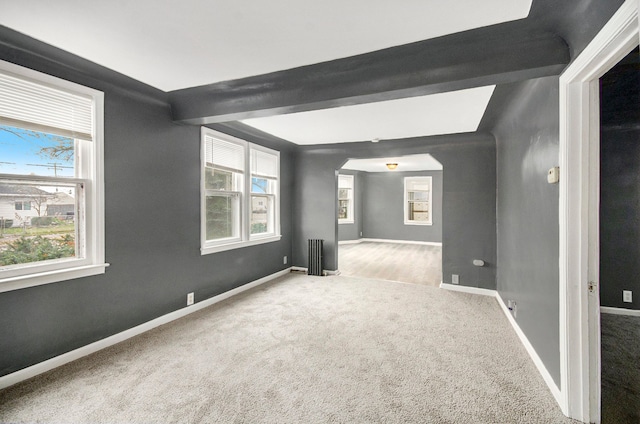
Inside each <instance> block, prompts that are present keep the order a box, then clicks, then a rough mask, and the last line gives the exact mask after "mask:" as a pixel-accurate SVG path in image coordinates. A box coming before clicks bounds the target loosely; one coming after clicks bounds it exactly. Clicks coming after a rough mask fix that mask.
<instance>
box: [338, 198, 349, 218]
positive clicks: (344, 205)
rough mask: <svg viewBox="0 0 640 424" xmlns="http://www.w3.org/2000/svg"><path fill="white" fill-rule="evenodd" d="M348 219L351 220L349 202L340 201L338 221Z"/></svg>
mask: <svg viewBox="0 0 640 424" xmlns="http://www.w3.org/2000/svg"><path fill="white" fill-rule="evenodd" d="M348 218H349V201H348V200H340V201H339V202H338V219H348Z"/></svg>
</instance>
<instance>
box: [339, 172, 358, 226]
mask: <svg viewBox="0 0 640 424" xmlns="http://www.w3.org/2000/svg"><path fill="white" fill-rule="evenodd" d="M353 186H354V185H353V175H338V223H339V224H353V223H354V222H355V221H354V218H353V198H354V196H353V192H354V188H353Z"/></svg>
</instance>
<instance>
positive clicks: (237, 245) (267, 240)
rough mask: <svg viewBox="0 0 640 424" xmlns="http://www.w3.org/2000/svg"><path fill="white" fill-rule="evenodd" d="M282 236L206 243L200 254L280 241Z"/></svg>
mask: <svg viewBox="0 0 640 424" xmlns="http://www.w3.org/2000/svg"><path fill="white" fill-rule="evenodd" d="M281 238H282V236H281V235H277V236H268V237H262V238H256V239H253V240H246V241H239V242H233V243H226V244H218V245H210V246H206V245H205V246H203V247H202V248H201V249H200V254H201V255H209V254H211V253H218V252H224V251H226V250H233V249H241V248H243V247H249V246H256V245H259V244H264V243H272V242H274V241H280V239H281Z"/></svg>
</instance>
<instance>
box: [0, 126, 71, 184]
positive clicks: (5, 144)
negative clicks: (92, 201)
mask: <svg viewBox="0 0 640 424" xmlns="http://www.w3.org/2000/svg"><path fill="white" fill-rule="evenodd" d="M75 156H76V155H75V141H74V140H73V139H71V138H67V137H62V136H58V135H53V134H46V133H43V132H38V131H32V130H26V129H22V128H16V127H10V126H6V125H0V158H2V159H1V160H0V174H14V175H38V176H40V175H42V176H49V177H74V176H75Z"/></svg>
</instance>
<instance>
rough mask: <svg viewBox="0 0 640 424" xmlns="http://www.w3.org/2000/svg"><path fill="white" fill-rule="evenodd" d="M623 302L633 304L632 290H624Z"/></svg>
mask: <svg viewBox="0 0 640 424" xmlns="http://www.w3.org/2000/svg"><path fill="white" fill-rule="evenodd" d="M622 301H623V302H626V303H632V302H633V292H632V291H631V290H622Z"/></svg>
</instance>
